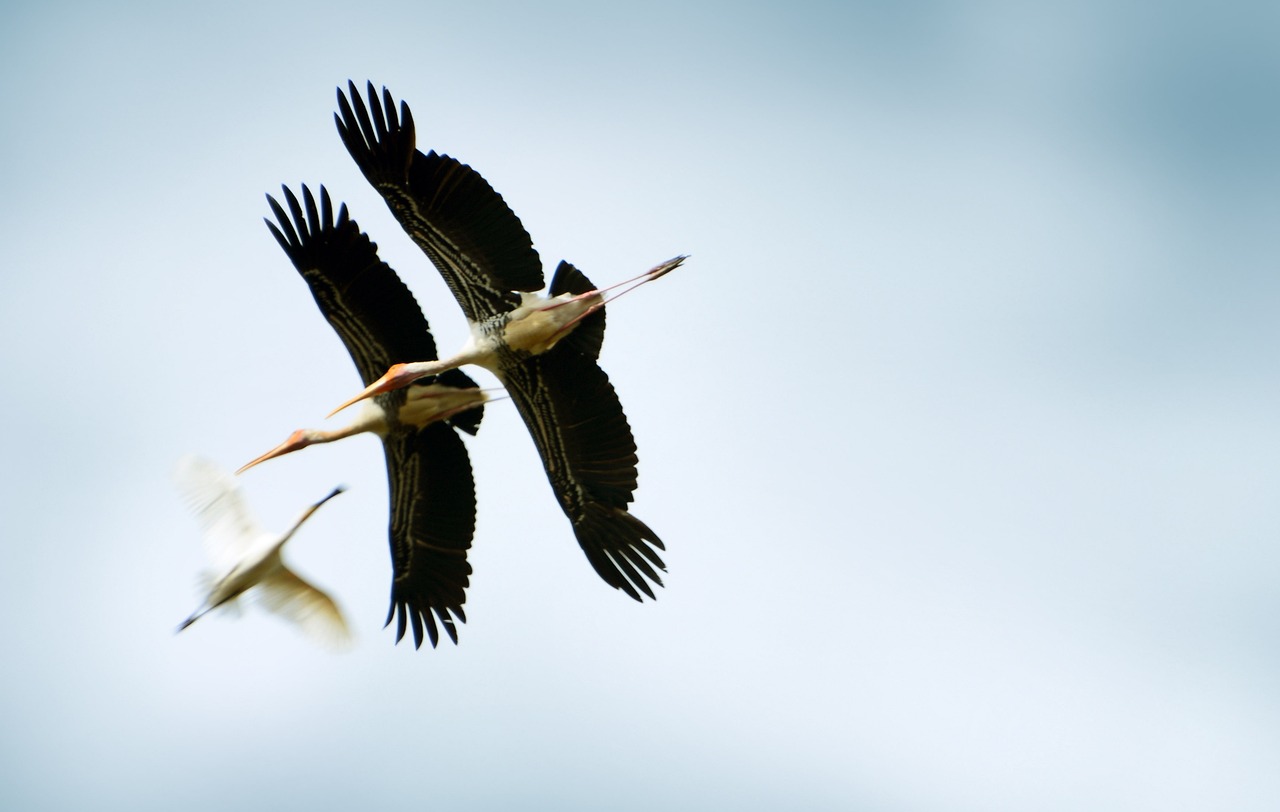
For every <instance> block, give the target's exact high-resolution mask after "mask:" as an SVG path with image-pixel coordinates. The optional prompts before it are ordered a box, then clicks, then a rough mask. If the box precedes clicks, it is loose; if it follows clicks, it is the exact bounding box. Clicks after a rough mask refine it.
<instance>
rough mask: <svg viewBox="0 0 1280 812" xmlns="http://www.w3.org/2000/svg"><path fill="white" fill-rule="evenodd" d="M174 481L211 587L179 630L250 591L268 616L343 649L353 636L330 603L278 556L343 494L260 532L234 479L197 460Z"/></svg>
mask: <svg viewBox="0 0 1280 812" xmlns="http://www.w3.org/2000/svg"><path fill="white" fill-rule="evenodd" d="M174 480H175V481H176V482H177V485H178V488H179V490H181V491H182V494H183V498H184V501H185V502H186V503H187V506H188V507H189V508H190V509H191V511H192V512H193V513H195V515H196V518H197V519H198V520H199V522H200V527H201V530H202V531H203V534H204V546H205V551H206V553H207V555H208V556H209V560H210V561H211V562H212V564H213V572H212V573H211V574H212V576H213V577H212V578H210V579H209V580H210V581H211V586H210V587H209V591H208V596H207V597H206V598H205V599H204V602H203V603H202V604H201V605H200V606H199V608H197V609H196V611H195V612H193V613H192V614H191V617H189V618H187V619H186V620H184V621H183V622H182V625H181V626H179V627H178V631H179V632H180V631H182V630H183V629H185V628H187V627H188V626H190V625H191V624H192V623H195V622H196V620H198V619H199V618H201V617H203V616H204V615H205V614H206V613H207V612H209V611H210V610H211V609H215V608H217V607H219V606H223V605H228V606H232V605H235V604H234V602H235V599H236V598H238V597H239V596H240V595H242V594H244V593H245V592H246V591H248V590H251V589H252V590H254V591H255V594H256V595H257V597H258V599H259V602H260V603H261V604H262V606H263V608H265V609H266V610H267V611H269V612H274V613H275V614H277V615H280V616H281V617H283V618H285V619H286V620H289V621H291V622H292V623H294V624H296V625H297V626H298V628H300V629H301V630H302V632H303V633H304V634H306V635H307V636H308V637H310V638H312V639H314V640H315V641H316V642H318V643H321V644H322V645H325V646H327V647H329V648H344V647H346V646H347V645H348V644H349V643H350V640H351V633H350V631H349V630H348V629H347V623H346V621H345V620H344V619H343V617H342V612H341V611H339V609H338V607H337V605H336V604H335V603H334V602H333V599H332V598H330V597H329V596H328V595H326V594H325V593H324V592H322V591H321V590H319V589H317V588H315V587H314V586H312V585H311V584H309V583H307V582H306V581H304V580H303V579H302V578H300V577H298V575H297V574H295V573H294V572H293V571H292V570H290V569H289V568H288V567H287V566H285V563H284V561H283V559H282V558H281V557H280V551H281V548H283V547H284V544H285V542H287V541H288V540H289V539H290V538H292V537H293V534H294V533H296V532H297V530H298V528H299V527H301V526H302V523H303V522H305V521H306V520H307V519H309V518H310V517H311V514H313V513H315V512H316V510H318V509H319V507H320V506H321V505H323V504H324V503H325V502H327V501H329V500H330V499H332V498H333V497H335V496H337V495H338V494H340V493H342V491H343V490H344V489H343V488H342V487H337V488H334V489H333V491H332V492H331V493H330V494H329V495H328V496H326V497H324V498H323V499H321V500H320V501H319V502H316V503H315V504H314V505H312V506H311V507H309V508H307V509H306V510H304V511H303V512H302V515H300V516H299V517H298V518H297V520H296V521H295V522H294V523H293V525H292V526H290V528H289V529H288V530H287V531H286V532H285V533H283V534H277V533H268V532H266V531H264V530H262V529H261V528H260V527H259V526H258V524H257V522H255V521H254V519H253V517H252V516H251V515H250V514H249V511H248V509H247V508H246V507H245V504H244V501H243V500H242V499H241V498H240V492H239V487H238V484H237V481H236V478H235V477H233V476H232V475H231V474H228V473H227V472H225V471H223V470H222V469H220V468H218V467H217V466H216V465H214V464H213V463H211V462H209V461H208V460H206V459H203V458H201V457H197V456H193V455H188V456H185V457H183V458H182V459H181V460H180V461H179V462H178V466H177V469H176V470H175V471H174Z"/></svg>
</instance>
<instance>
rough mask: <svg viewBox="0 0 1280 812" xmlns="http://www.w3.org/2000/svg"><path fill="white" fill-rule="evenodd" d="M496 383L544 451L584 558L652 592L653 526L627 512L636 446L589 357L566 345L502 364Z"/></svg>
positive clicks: (616, 583)
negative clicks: (499, 385) (514, 406)
mask: <svg viewBox="0 0 1280 812" xmlns="http://www.w3.org/2000/svg"><path fill="white" fill-rule="evenodd" d="M502 366H503V370H502V372H501V376H502V381H503V383H504V384H505V385H506V388H507V392H508V393H509V394H510V395H511V400H512V402H514V403H515V405H516V408H517V409H518V410H519V411H520V415H521V417H523V418H524V421H525V424H526V425H527V426H528V427H529V432H530V434H532V435H533V442H534V444H535V445H536V446H537V447H538V453H539V454H540V455H541V456H542V463H543V466H544V467H545V468H546V471H547V478H548V479H549V480H550V481H551V488H552V490H554V491H555V494H556V498H557V499H558V500H559V502H560V507H561V509H562V510H564V512H565V515H566V516H568V517H569V521H570V522H571V523H572V525H573V532H574V535H576V536H577V537H578V544H580V545H581V546H582V550H583V552H585V553H586V554H587V560H589V561H590V562H591V566H593V567H595V570H596V572H597V573H599V575H600V577H601V578H603V579H604V580H605V582H606V583H608V584H609V585H610V586H612V587H615V588H617V589H621V590H622V591H624V592H626V593H627V594H628V595H630V596H631V597H633V598H635V599H636V600H641V597H640V593H641V592H643V593H644V594H646V595H648V596H649V597H650V598H652V597H654V594H653V590H652V589H651V588H650V586H649V582H652V583H654V584H657V585H658V586H661V585H662V579H661V578H660V577H659V575H658V573H657V572H656V571H655V568H657V569H665V567H664V565H663V563H662V559H661V558H659V557H658V554H657V553H656V552H655V551H654V548H655V547H656V548H658V549H665V548H664V547H663V545H662V541H661V540H660V539H659V538H658V536H657V534H655V533H654V532H653V531H652V530H650V529H649V528H648V526H646V525H645V524H644V522H642V521H640V520H639V519H637V518H636V517H634V516H632V515H631V514H630V513H628V512H627V505H629V504H630V503H631V494H632V493H633V492H634V491H635V488H636V445H635V440H634V439H633V438H632V436H631V427H630V426H628V425H627V418H626V415H624V414H623V412H622V404H621V403H620V402H619V401H618V396H617V394H616V393H615V392H614V390H613V385H612V384H610V383H609V378H608V376H606V375H605V373H604V370H602V369H600V367H599V365H598V364H597V363H596V362H595V359H594V358H592V357H590V356H588V355H584V354H582V353H581V352H578V351H576V350H575V348H573V347H572V346H568V345H563V344H562V345H557V346H556V347H555V348H554V349H552V350H551V351H550V352H547V353H544V354H542V355H535V356H526V357H524V358H522V359H519V360H518V361H517V360H516V359H514V358H513V359H512V363H507V364H503V365H502Z"/></svg>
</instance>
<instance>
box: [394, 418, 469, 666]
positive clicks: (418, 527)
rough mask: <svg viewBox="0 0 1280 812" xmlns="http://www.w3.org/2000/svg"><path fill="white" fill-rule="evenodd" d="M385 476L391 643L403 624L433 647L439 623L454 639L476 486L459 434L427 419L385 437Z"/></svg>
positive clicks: (416, 642)
mask: <svg viewBox="0 0 1280 812" xmlns="http://www.w3.org/2000/svg"><path fill="white" fill-rule="evenodd" d="M384 448H385V450H386V454H387V477H388V479H389V480H390V486H391V527H390V536H391V563H392V568H393V577H392V583H391V608H390V610H389V611H388V612H387V623H390V622H391V620H392V618H397V624H396V642H397V643H398V642H400V639H401V638H402V637H404V633H405V628H406V624H409V625H412V626H413V643H414V646H415V647H420V646H421V645H422V637H423V629H424V627H425V629H426V634H427V637H428V638H429V639H430V640H431V645H432V646H433V647H434V646H435V645H436V644H437V643H438V642H439V640H440V631H439V627H441V626H442V627H443V628H444V631H445V634H447V635H449V639H450V640H452V641H453V642H454V643H457V642H458V631H457V628H456V627H455V619H456V622H459V623H465V622H466V620H467V616H466V614H465V613H464V612H463V610H462V604H463V603H464V602H465V601H466V599H467V596H466V589H467V586H468V584H469V582H470V576H471V564H470V563H468V562H467V550H469V549H470V548H471V538H472V536H473V535H474V534H475V529H476V493H475V485H474V482H473V480H472V476H471V463H470V461H469V460H468V458H467V450H466V448H465V446H463V444H462V438H460V437H459V436H458V435H457V434H456V433H454V432H453V431H452V430H451V429H449V428H448V427H447V426H444V425H441V424H439V423H433V424H431V425H429V426H427V427H425V428H423V429H420V430H418V431H416V432H412V433H409V434H400V435H394V436H391V437H388V438H387V439H386V440H385V441H384Z"/></svg>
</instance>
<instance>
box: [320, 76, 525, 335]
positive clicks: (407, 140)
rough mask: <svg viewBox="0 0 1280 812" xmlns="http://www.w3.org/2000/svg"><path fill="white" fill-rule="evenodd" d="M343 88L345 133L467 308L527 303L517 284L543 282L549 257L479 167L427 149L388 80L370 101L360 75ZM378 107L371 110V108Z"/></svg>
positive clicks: (475, 313) (475, 312)
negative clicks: (362, 91)
mask: <svg viewBox="0 0 1280 812" xmlns="http://www.w3.org/2000/svg"><path fill="white" fill-rule="evenodd" d="M347 87H348V92H349V95H350V97H351V100H350V102H348V100H347V97H346V96H344V95H343V94H342V90H341V88H339V90H338V108H339V112H338V113H335V114H334V121H335V122H336V123H337V125H338V134H339V135H340V136H342V143H343V144H345V145H346V147H347V152H349V153H351V157H352V158H353V159H354V160H355V162H356V165H357V166H359V167H360V171H361V172H362V173H364V176H365V178H366V179H368V181H369V183H370V184H372V185H373V188H374V189H376V190H377V191H378V193H379V194H380V195H382V197H383V199H384V200H386V201H387V206H388V207H389V208H390V209H391V213H392V214H394V215H395V218H396V220H398V221H399V222H400V225H401V226H402V227H403V228H404V230H405V231H406V232H407V233H408V234H409V236H410V237H411V238H413V241H414V242H416V243H417V244H418V247H419V248H421V249H422V250H423V251H424V252H425V253H426V254H427V256H428V257H430V259H431V262H432V263H433V264H434V265H435V266H436V269H437V270H439V271H440V275H441V276H443V277H444V281H445V283H446V284H447V285H448V286H449V290H450V291H452V292H453V295H454V297H455V298H456V299H457V300H458V304H459V305H460V306H461V307H462V312H463V313H464V314H465V315H466V317H467V318H468V319H470V320H471V321H473V322H480V321H484V320H485V319H487V318H489V317H491V316H493V315H496V314H498V313H505V312H508V311H510V310H513V309H515V308H516V307H518V306H519V305H520V296H519V295H518V294H516V293H513V291H529V292H532V291H536V290H541V289H542V286H543V281H542V262H541V260H539V259H538V254H537V252H536V251H534V250H533V241H532V240H531V239H530V238H529V232H527V231H525V229H524V226H523V225H521V223H520V219H519V218H518V217H516V215H515V213H514V212H513V211H511V209H510V208H509V207H508V206H507V204H506V202H505V201H503V199H502V196H501V195H499V194H498V193H497V192H495V191H494V190H493V187H492V186H490V185H489V184H488V183H487V182H486V181H485V179H484V178H482V177H480V173H478V172H476V171H475V170H474V169H472V168H471V167H469V166H467V165H466V164H463V163H459V162H458V161H456V160H454V159H453V158H450V157H449V156H447V155H438V154H436V153H435V152H431V153H429V154H426V155H424V154H422V153H421V152H419V151H418V150H417V148H416V146H415V139H416V136H415V132H414V126H413V116H412V115H411V114H410V112H409V106H408V105H407V104H405V103H403V102H401V104H400V115H399V116H398V117H397V115H396V106H395V101H394V99H392V98H391V93H390V92H389V91H387V90H386V89H385V88H384V89H383V91H382V101H381V102H380V101H379V99H378V94H377V93H376V92H375V91H374V89H373V83H372V82H370V83H369V85H368V99H369V105H368V107H366V106H365V104H364V102H363V101H362V100H361V98H360V94H359V92H358V91H357V90H356V86H355V83H354V82H348V83H347ZM370 111H372V116H370Z"/></svg>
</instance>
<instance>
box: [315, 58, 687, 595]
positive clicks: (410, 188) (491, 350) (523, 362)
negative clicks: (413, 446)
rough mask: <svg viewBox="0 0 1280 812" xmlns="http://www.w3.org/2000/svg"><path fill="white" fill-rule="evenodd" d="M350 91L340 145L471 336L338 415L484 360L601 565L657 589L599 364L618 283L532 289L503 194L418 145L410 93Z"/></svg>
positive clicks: (623, 428) (534, 266)
mask: <svg viewBox="0 0 1280 812" xmlns="http://www.w3.org/2000/svg"><path fill="white" fill-rule="evenodd" d="M347 89H348V94H347V95H349V96H350V101H348V99H347V96H346V95H344V94H343V92H342V88H338V108H339V111H338V112H337V113H335V114H334V121H335V123H336V124H337V127H338V133H339V135H340V136H341V138H342V142H343V144H344V145H345V146H346V148H347V151H348V152H349V153H350V154H351V157H352V158H353V159H354V160H355V163H356V165H357V166H358V167H359V168H360V170H361V172H362V173H363V175H364V176H365V178H366V179H367V180H368V181H369V183H370V184H372V186H373V187H374V189H376V190H377V191H378V192H379V194H381V195H382V197H383V199H384V200H385V202H386V204H387V206H388V207H389V208H390V209H391V212H392V214H393V215H394V216H395V218H396V219H397V220H398V221H399V223H400V225H401V226H402V227H403V228H404V230H405V231H406V232H407V233H408V234H409V236H410V237H411V238H412V239H413V241H414V242H415V243H417V245H418V246H419V248H421V249H422V250H423V251H424V252H425V253H426V255H427V257H428V258H429V259H430V260H431V262H432V263H433V264H434V265H435V266H436V268H437V270H439V272H440V274H441V275H442V276H443V277H444V281H445V283H446V284H447V285H448V287H449V290H450V291H451V292H452V293H453V295H454V298H455V299H457V301H458V304H459V306H461V308H462V312H463V315H464V316H465V317H466V319H467V322H468V324H469V326H470V331H471V337H470V339H469V340H468V341H467V342H466V344H465V345H464V347H463V349H462V351H461V352H459V353H458V354H456V355H454V356H452V357H451V358H449V359H446V360H444V361H435V360H431V359H428V360H426V361H423V362H415V363H407V364H402V365H398V366H393V367H391V368H389V369H388V371H387V372H386V373H385V374H384V375H383V376H382V377H381V378H378V379H376V380H374V381H373V382H372V383H370V384H369V385H368V386H367V387H366V389H365V390H364V391H363V392H362V393H360V394H359V395H357V396H356V397H355V398H352V399H351V400H349V401H347V402H346V403H344V404H343V406H340V407H339V408H338V409H337V410H335V412H336V411H340V410H341V409H342V408H345V407H346V406H349V405H351V404H352V403H355V402H357V401H359V400H362V399H365V398H369V397H374V396H378V395H380V394H382V393H385V392H388V391H394V390H395V389H396V388H397V387H402V386H405V385H406V384H408V383H410V382H411V381H413V380H416V379H417V377H418V376H420V375H423V374H438V373H441V372H442V371H444V370H446V369H454V368H456V367H458V366H460V365H462V364H476V365H479V366H481V367H484V368H486V369H488V370H489V371H491V372H493V373H494V374H495V375H496V376H497V377H498V379H499V380H500V381H501V382H502V384H503V386H504V387H505V388H506V391H507V393H508V395H509V396H510V398H511V400H512V401H513V402H514V404H515V406H516V408H517V410H518V411H519V413H520V416H521V417H522V418H523V419H524V422H525V424H526V426H527V427H528V429H529V432H530V434H531V435H532V437H533V442H534V445H535V446H536V447H537V450H538V453H539V455H540V456H541V458H542V462H543V467H544V468H545V470H546V474H547V478H548V480H549V482H550V483H551V487H552V490H553V491H554V492H555V495H556V498H557V501H558V502H559V505H560V508H561V509H562V510H563V511H564V513H565V515H566V516H567V517H568V518H569V521H570V523H571V524H572V526H573V531H574V534H575V536H576V537H577V540H578V543H579V545H580V546H581V547H582V550H583V552H584V553H585V554H586V556H587V559H588V561H589V562H590V563H591V565H592V567H594V569H595V571H596V573H597V574H599V576H600V577H601V578H602V579H603V580H604V581H605V583H607V584H609V585H610V586H612V587H614V588H616V589H619V590H622V591H623V592H624V593H626V594H627V595H629V596H630V597H632V598H633V599H635V600H637V601H642V597H641V593H643V594H644V595H646V596H648V597H649V598H651V599H652V598H654V597H655V596H654V592H653V589H652V587H651V586H650V584H653V585H657V586H661V585H662V579H661V577H660V576H659V575H658V572H657V571H658V570H663V571H665V569H666V567H665V565H664V564H663V562H662V559H661V558H660V557H659V555H658V553H657V550H665V547H664V545H663V542H662V541H661V539H659V537H658V535H657V534H656V533H655V532H654V531H653V530H651V529H650V528H649V527H648V526H647V525H646V524H645V523H644V522H642V521H640V519H638V518H636V517H635V516H633V515H631V513H630V512H629V505H630V503H631V501H632V496H633V494H634V492H635V489H636V463H637V457H636V446H635V440H634V439H633V437H632V434H631V427H630V425H629V424H628V423H627V419H626V415H625V414H624V413H623V410H622V405H621V403H620V402H619V400H618V396H617V393H616V392H615V391H614V388H613V385H612V384H611V383H610V381H609V378H608V376H607V375H606V374H605V373H604V371H603V370H602V369H601V368H600V365H599V363H598V362H597V359H598V357H599V354H600V347H601V343H602V342H603V340H604V329H605V312H604V309H603V307H604V304H605V301H606V300H605V297H604V293H605V292H606V291H607V290H611V289H613V288H616V287H619V286H612V287H611V288H607V289H603V290H602V289H597V288H596V286H595V285H593V284H592V283H591V281H590V280H588V279H587V277H586V276H585V275H584V274H583V273H582V272H581V271H579V270H578V269H577V268H575V267H574V266H573V265H571V264H569V263H568V262H564V261H562V262H560V264H559V265H558V266H557V268H556V271H555V273H554V275H553V276H552V279H551V284H550V285H549V286H548V288H547V295H546V296H539V295H536V293H535V292H536V291H539V290H541V289H542V287H543V276H542V263H541V260H540V259H539V257H538V254H537V252H536V251H535V250H534V248H533V242H532V240H531V238H530V237H529V234H528V232H527V231H525V229H524V226H523V225H522V224H521V223H520V220H519V218H517V217H516V215H515V213H514V212H512V210H511V209H510V207H508V206H507V204H506V202H505V201H504V200H503V199H502V197H501V196H500V195H499V194H498V193H497V192H495V191H494V190H493V188H492V187H491V186H490V185H489V184H488V182H486V181H485V180H484V178H482V177H481V176H480V174H479V173H478V172H476V171H475V170H474V169H472V168H471V167H470V166H468V165H466V164H463V163H460V162H459V161H457V160H455V159H453V158H451V157H449V156H447V155H442V154H438V153H436V152H435V151H432V152H430V153H427V154H423V153H422V152H420V151H419V150H418V149H417V147H416V143H415V142H416V134H415V129H414V123H413V116H412V114H411V113H410V110H409V106H408V104H407V103H405V102H403V101H402V102H401V103H400V112H399V115H397V113H396V104H395V100H394V99H393V98H392V96H391V93H390V91H388V90H387V89H386V88H383V90H382V98H381V100H379V96H378V93H377V92H376V91H375V90H374V86H373V83H372V82H369V83H368V87H367V96H368V107H367V108H366V106H365V104H364V103H363V101H362V100H361V98H360V94H359V92H358V90H357V89H356V85H355V83H354V82H351V81H348V83H347ZM370 111H372V115H371V114H370ZM685 259H686V257H685V256H679V257H675V258H673V259H671V260H668V261H666V262H664V263H661V264H660V265H657V266H655V267H654V268H653V269H651V270H650V271H648V272H646V273H645V274H642V275H641V276H639V277H637V278H636V279H634V280H628V281H629V282H631V283H634V284H633V285H632V288H630V289H634V287H638V286H639V285H642V284H645V283H646V282H649V281H652V280H654V279H657V278H659V277H661V276H663V275H664V274H666V273H669V272H670V271H671V270H674V269H675V268H676V267H679V265H680V264H681V263H682V262H683V261H684V260H685ZM625 284H627V283H626V282H624V283H620V285H625ZM625 292H626V291H625V290H624V291H623V293H625ZM617 295H621V294H617ZM613 298H617V296H614V297H613ZM432 358H434V356H432Z"/></svg>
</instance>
